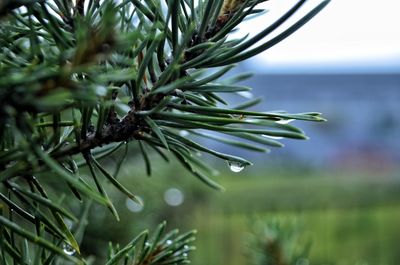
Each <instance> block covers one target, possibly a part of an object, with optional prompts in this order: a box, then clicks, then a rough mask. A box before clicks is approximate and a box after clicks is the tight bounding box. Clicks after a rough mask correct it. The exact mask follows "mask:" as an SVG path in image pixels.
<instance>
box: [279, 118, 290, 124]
mask: <svg viewBox="0 0 400 265" xmlns="http://www.w3.org/2000/svg"><path fill="white" fill-rule="evenodd" d="M292 121H294V119H288V120H285V119H283V120H279V121H276V122H275V123H278V124H288V123H291V122H292Z"/></svg>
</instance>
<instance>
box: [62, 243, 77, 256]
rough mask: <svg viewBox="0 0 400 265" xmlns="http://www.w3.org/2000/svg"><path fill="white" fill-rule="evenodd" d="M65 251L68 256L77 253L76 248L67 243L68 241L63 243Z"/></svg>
mask: <svg viewBox="0 0 400 265" xmlns="http://www.w3.org/2000/svg"><path fill="white" fill-rule="evenodd" d="M63 251H64V253H65V254H67V255H68V256H72V255H74V254H75V249H74V248H73V247H72V246H71V245H69V244H67V243H64V244H63Z"/></svg>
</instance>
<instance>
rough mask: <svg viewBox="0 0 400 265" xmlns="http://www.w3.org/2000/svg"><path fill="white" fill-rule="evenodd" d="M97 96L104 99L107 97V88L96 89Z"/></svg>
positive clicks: (98, 87) (99, 87)
mask: <svg viewBox="0 0 400 265" xmlns="http://www.w3.org/2000/svg"><path fill="white" fill-rule="evenodd" d="M96 94H97V95H98V96H101V97H104V96H106V95H107V88H106V87H105V86H97V87H96Z"/></svg>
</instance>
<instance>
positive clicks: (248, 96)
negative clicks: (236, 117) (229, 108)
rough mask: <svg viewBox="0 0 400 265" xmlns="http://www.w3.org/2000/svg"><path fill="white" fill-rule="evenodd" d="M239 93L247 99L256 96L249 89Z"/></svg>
mask: <svg viewBox="0 0 400 265" xmlns="http://www.w3.org/2000/svg"><path fill="white" fill-rule="evenodd" d="M237 94H238V95H240V96H242V97H244V98H247V99H252V98H253V97H254V95H253V94H252V93H251V92H249V91H239V92H237Z"/></svg>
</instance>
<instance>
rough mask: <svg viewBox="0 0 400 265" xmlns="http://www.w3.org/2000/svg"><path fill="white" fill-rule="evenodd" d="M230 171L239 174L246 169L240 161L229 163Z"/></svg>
mask: <svg viewBox="0 0 400 265" xmlns="http://www.w3.org/2000/svg"><path fill="white" fill-rule="evenodd" d="M228 166H229V169H230V170H231V171H232V172H235V173H238V172H240V171H242V170H243V169H244V164H243V163H241V162H238V161H228Z"/></svg>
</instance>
